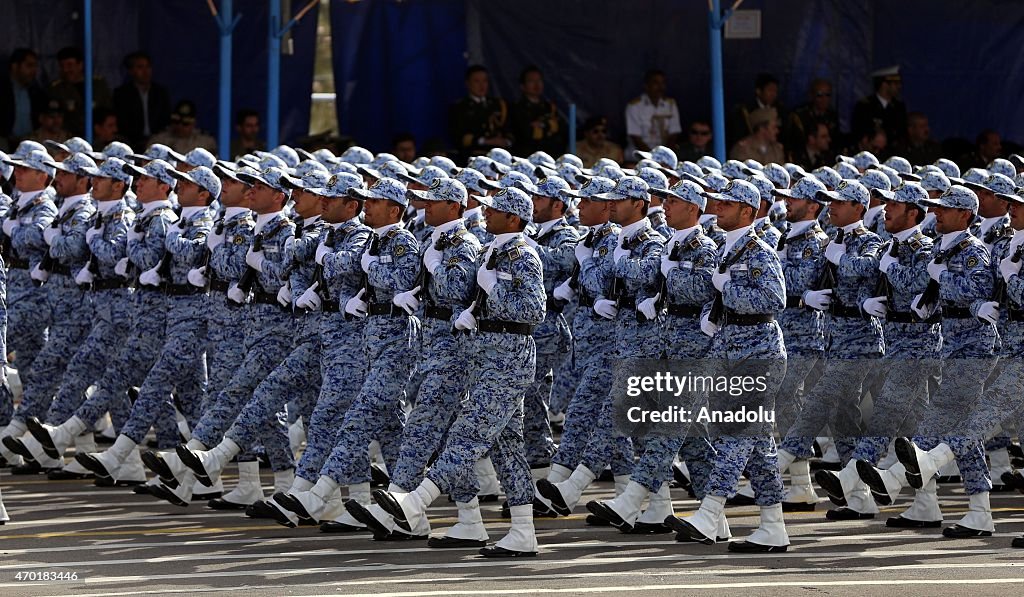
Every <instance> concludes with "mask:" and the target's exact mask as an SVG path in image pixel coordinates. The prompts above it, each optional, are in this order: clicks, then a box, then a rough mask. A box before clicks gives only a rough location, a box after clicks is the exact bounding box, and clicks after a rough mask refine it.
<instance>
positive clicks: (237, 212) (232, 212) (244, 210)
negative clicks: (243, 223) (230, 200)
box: [224, 207, 249, 222]
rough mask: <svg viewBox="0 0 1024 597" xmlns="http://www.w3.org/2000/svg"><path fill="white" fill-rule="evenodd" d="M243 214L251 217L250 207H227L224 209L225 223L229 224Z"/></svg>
mask: <svg viewBox="0 0 1024 597" xmlns="http://www.w3.org/2000/svg"><path fill="white" fill-rule="evenodd" d="M243 214H244V215H249V208H248V207H227V208H225V209H224V221H225V222H227V221H229V220H232V219H234V218H236V217H238V216H241V215H243Z"/></svg>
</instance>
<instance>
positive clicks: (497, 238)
mask: <svg viewBox="0 0 1024 597" xmlns="http://www.w3.org/2000/svg"><path fill="white" fill-rule="evenodd" d="M520 235H522V232H503V233H501V234H496V235H494V240H492V241H491V246H490V248H489V249H488V253H490V251H493V250H495V249H500V248H501V247H503V246H504V245H505V244H506V243H509V242H511V241H512V240H513V239H515V238H516V237H517V236H520Z"/></svg>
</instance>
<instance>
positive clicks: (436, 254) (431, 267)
mask: <svg viewBox="0 0 1024 597" xmlns="http://www.w3.org/2000/svg"><path fill="white" fill-rule="evenodd" d="M442 256H443V255H442V254H441V251H438V250H437V249H435V248H434V245H433V244H431V245H430V246H429V247H427V250H426V251H424V253H423V267H425V268H427V272H429V273H430V275H431V276H433V275H434V272H435V271H437V268H438V267H440V266H441V258H442Z"/></svg>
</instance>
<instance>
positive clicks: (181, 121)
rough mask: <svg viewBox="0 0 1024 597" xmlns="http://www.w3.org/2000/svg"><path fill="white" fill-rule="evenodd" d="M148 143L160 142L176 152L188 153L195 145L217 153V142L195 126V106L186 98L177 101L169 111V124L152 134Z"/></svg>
mask: <svg viewBox="0 0 1024 597" xmlns="http://www.w3.org/2000/svg"><path fill="white" fill-rule="evenodd" d="M149 143H150V145H152V144H154V143H162V144H164V145H166V146H168V147H170V148H171V149H173V150H174V151H177V152H178V153H188V152H190V151H192V150H193V149H195V148H196V147H202V148H203V149H206V150H208V151H209V152H210V153H213V154H216V153H217V142H216V141H214V139H213V137H211V136H210V135H207V134H206V133H204V132H202V131H200V130H199V129H197V128H196V106H195V104H193V103H192V102H190V101H188V100H182V101H180V102H178V105H177V106H175V107H174V111H173V112H171V124H170V125H169V126H168V127H167V128H166V129H164V131H163V132H161V133H158V134H156V135H153V136H152V137H151V138H150V139H149Z"/></svg>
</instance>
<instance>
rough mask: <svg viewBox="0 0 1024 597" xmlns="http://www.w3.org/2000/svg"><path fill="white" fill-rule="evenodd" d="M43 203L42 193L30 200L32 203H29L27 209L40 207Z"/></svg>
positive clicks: (44, 201) (44, 198)
mask: <svg viewBox="0 0 1024 597" xmlns="http://www.w3.org/2000/svg"><path fill="white" fill-rule="evenodd" d="M43 203H46V195H44V194H43V193H39V195H37V196H36V198H35V199H33V200H32V203H29V204H28V205H29V207H35V206H37V205H42V204H43Z"/></svg>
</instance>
